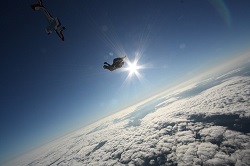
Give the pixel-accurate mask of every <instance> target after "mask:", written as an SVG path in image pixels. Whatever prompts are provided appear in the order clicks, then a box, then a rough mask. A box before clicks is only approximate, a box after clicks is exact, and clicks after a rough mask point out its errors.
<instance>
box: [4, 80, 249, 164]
mask: <svg viewBox="0 0 250 166" xmlns="http://www.w3.org/2000/svg"><path fill="white" fill-rule="evenodd" d="M208 87H209V88H208V89H204V90H203V91H200V92H199V94H196V95H194V96H185V97H180V95H179V97H178V94H174V93H172V94H171V93H169V94H168V95H165V96H161V97H158V98H155V99H153V100H148V101H145V102H144V103H140V105H136V106H133V107H131V108H129V109H127V110H124V111H122V112H120V113H117V114H115V115H113V116H111V117H109V118H106V119H103V120H102V121H99V122H97V123H95V124H92V125H90V126H88V127H86V128H84V129H82V130H79V131H77V132H75V133H73V134H71V135H68V136H65V137H64V138H61V139H60V140H57V141H55V142H53V143H51V144H48V145H46V146H44V147H41V148H39V149H37V150H34V151H33V152H31V153H28V154H25V155H23V156H21V157H20V158H17V159H15V160H13V161H11V162H10V163H8V164H6V165H18V166H21V165H29V166H33V165H34V166H39V165H41V166H44V165H58V166H69V165H74V166H77V165H79V166H80V165H81V166H82V165H116V166H117V165H177V164H178V165H207V166H210V165H250V131H249V129H248V128H249V125H250V77H249V76H235V77H231V78H226V79H224V80H223V81H221V82H220V83H218V84H217V85H214V86H212V87H211V86H208ZM192 88H193V87H192ZM180 93H182V92H179V94H180Z"/></svg>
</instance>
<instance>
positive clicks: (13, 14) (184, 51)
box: [0, 0, 250, 158]
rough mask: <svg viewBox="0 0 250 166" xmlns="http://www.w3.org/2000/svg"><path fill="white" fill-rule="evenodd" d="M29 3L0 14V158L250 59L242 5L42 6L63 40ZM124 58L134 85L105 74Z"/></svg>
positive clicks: (194, 0)
mask: <svg viewBox="0 0 250 166" xmlns="http://www.w3.org/2000/svg"><path fill="white" fill-rule="evenodd" d="M33 3H36V1H35V0H34V1H33V0H27V1H15V0H14V1H5V2H4V4H3V6H4V7H3V8H2V10H1V11H0V12H1V22H0V24H1V26H0V27H1V31H0V34H1V39H0V40H1V56H0V78H1V82H0V102H1V103H0V105H1V107H0V118H1V119H0V127H1V135H3V136H1V141H0V142H1V143H0V149H1V150H0V158H3V157H2V156H7V155H13V153H15V152H17V151H20V150H23V149H28V148H27V147H30V146H31V145H32V146H34V145H38V144H39V143H41V142H44V140H46V141H48V140H49V139H52V138H54V137H55V136H56V135H58V134H63V133H65V132H69V131H70V130H72V129H75V128H79V127H82V126H84V125H86V124H90V123H92V122H94V121H96V120H98V119H100V118H103V117H105V116H108V115H110V114H113V113H115V112H117V111H119V110H121V109H123V108H126V107H128V106H130V105H132V104H135V103H137V102H139V101H141V100H143V99H145V98H148V97H150V96H152V95H153V94H156V93H158V92H160V91H162V90H163V89H166V88H167V87H169V86H171V85H175V84H177V83H180V82H182V81H183V80H186V79H189V78H192V77H195V76H196V75H197V74H199V73H201V72H202V71H204V70H206V69H211V68H212V67H214V66H216V65H219V64H223V63H224V62H225V61H227V60H229V59H231V58H235V57H237V56H238V55H240V54H242V53H245V52H249V45H250V19H249V17H250V1H248V0H239V1H237V2H236V1H234V0H224V1H223V0H221V1H219V0H218V1H215V0H209V1H207V0H204V1H200V0H188V1H187V0H169V1H165V0H156V1H153V0H136V1H132V0H121V1H115V0H107V1H102V0H82V1H80V0H75V1H74V2H72V1H59V0H54V1H48V0H44V1H43V3H44V6H45V7H46V8H47V9H48V10H49V12H50V13H51V14H52V16H54V17H58V18H59V19H60V21H61V23H62V25H63V26H65V27H66V30H65V31H63V34H64V36H65V41H64V42H63V41H61V40H60V38H59V37H58V36H57V35H56V33H52V34H51V35H47V34H46V32H45V28H46V27H47V26H48V23H47V21H46V19H45V17H44V15H43V13H42V12H40V11H33V10H32V9H31V7H30V5H31V4H33ZM123 55H126V56H127V58H128V59H129V60H130V61H131V62H133V61H134V60H135V59H137V60H138V62H137V65H138V66H141V68H140V69H138V73H139V77H138V76H137V75H135V74H134V75H132V76H131V77H128V75H129V71H124V69H118V70H116V71H113V72H110V71H108V70H104V69H103V62H105V61H106V62H109V63H111V62H112V60H113V59H114V58H116V57H119V56H123ZM127 66H128V64H125V66H124V68H126V67H127ZM17 138H18V139H17Z"/></svg>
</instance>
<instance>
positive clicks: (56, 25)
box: [31, 0, 65, 41]
mask: <svg viewBox="0 0 250 166" xmlns="http://www.w3.org/2000/svg"><path fill="white" fill-rule="evenodd" d="M31 8H32V9H33V10H34V11H38V10H42V11H43V13H44V14H45V16H46V18H47V20H48V22H49V26H48V27H47V28H46V32H47V34H48V35H49V34H51V33H52V32H53V31H56V33H57V35H58V36H59V37H60V38H61V39H62V41H64V36H63V33H62V31H63V30H65V27H61V22H60V21H59V19H58V18H57V17H55V18H54V17H52V15H51V14H50V13H49V12H48V10H47V9H46V8H45V7H44V6H43V4H42V0H38V3H35V4H33V5H31Z"/></svg>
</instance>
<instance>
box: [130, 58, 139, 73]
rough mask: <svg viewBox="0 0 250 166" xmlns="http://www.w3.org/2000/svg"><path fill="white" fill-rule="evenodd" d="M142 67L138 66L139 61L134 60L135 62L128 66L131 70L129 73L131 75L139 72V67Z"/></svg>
mask: <svg viewBox="0 0 250 166" xmlns="http://www.w3.org/2000/svg"><path fill="white" fill-rule="evenodd" d="M139 68H140V67H139V66H137V62H136V61H135V62H133V63H128V68H127V70H128V71H129V74H130V75H133V74H136V73H138V71H137V70H138V69H139Z"/></svg>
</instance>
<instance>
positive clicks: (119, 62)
mask: <svg viewBox="0 0 250 166" xmlns="http://www.w3.org/2000/svg"><path fill="white" fill-rule="evenodd" d="M124 58H126V56H124V57H119V58H115V59H114V60H113V64H112V65H110V64H109V63H107V62H104V64H105V65H104V66H103V68H104V69H108V70H109V71H113V70H116V69H118V68H121V67H122V66H123V65H124Z"/></svg>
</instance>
